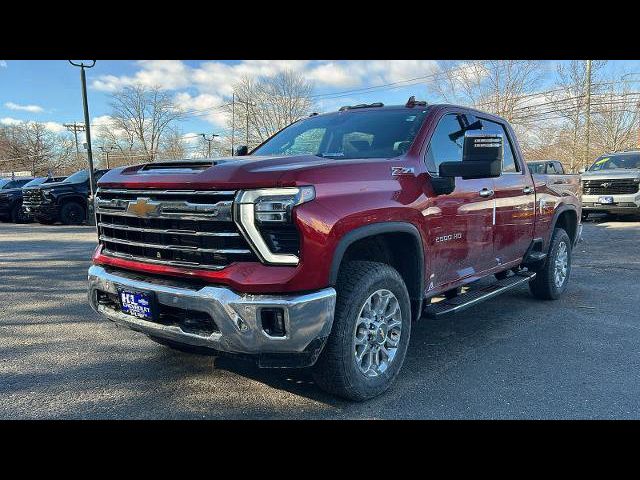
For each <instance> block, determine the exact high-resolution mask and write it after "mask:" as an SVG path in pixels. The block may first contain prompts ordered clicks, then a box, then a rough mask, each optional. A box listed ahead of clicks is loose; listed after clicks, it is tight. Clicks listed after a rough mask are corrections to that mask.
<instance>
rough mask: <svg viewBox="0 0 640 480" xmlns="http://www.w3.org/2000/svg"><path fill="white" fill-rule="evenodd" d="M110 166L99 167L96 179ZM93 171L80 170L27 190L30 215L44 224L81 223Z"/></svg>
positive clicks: (25, 208)
mask: <svg viewBox="0 0 640 480" xmlns="http://www.w3.org/2000/svg"><path fill="white" fill-rule="evenodd" d="M106 172H108V170H96V172H95V176H96V179H98V178H100V177H101V176H102V175H104V174H105V173H106ZM89 192H90V189H89V171H88V170H80V171H78V172H76V173H74V174H73V175H71V176H69V177H67V178H66V179H65V180H63V181H62V182H54V183H45V184H42V185H38V186H35V187H30V188H25V189H24V190H23V200H22V206H23V211H24V213H25V214H26V215H29V216H33V218H34V219H35V220H36V221H38V222H40V223H43V224H47V225H48V224H52V223H56V222H62V223H63V224H65V225H80V224H81V223H82V222H84V221H85V219H86V218H87V207H88V205H87V199H88V198H89Z"/></svg>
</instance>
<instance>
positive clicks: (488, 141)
mask: <svg viewBox="0 0 640 480" xmlns="http://www.w3.org/2000/svg"><path fill="white" fill-rule="evenodd" d="M503 152H504V149H503V138H502V135H499V134H498V135H490V134H481V133H473V132H465V134H464V144H463V147H462V161H461V162H443V163H441V164H440V168H439V169H438V171H439V174H440V176H441V177H445V178H453V177H462V178H464V179H472V178H492V177H499V176H500V174H501V173H502V158H503V154H504V153H503Z"/></svg>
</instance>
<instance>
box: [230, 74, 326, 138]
mask: <svg viewBox="0 0 640 480" xmlns="http://www.w3.org/2000/svg"><path fill="white" fill-rule="evenodd" d="M312 92H313V84H312V83H310V82H309V81H307V80H306V79H305V77H304V76H303V75H302V74H300V73H296V72H293V71H284V72H281V73H278V74H277V75H275V76H273V77H265V78H260V79H253V78H248V77H245V78H243V79H242V80H240V81H239V82H238V83H237V84H236V85H234V93H235V98H236V102H235V105H234V106H233V107H232V106H231V105H227V106H225V111H226V113H227V114H228V116H229V126H230V127H232V128H234V133H235V136H236V138H237V141H236V144H243V143H245V142H246V139H247V137H248V140H249V142H248V143H249V145H248V146H249V147H255V146H256V145H258V144H259V143H261V142H263V141H264V140H266V139H267V138H269V137H270V136H271V135H273V134H274V133H276V132H277V131H278V130H280V129H282V128H284V127H286V126H287V125H289V124H290V123H292V122H294V121H296V120H298V119H300V118H302V117H304V116H306V115H308V114H309V113H311V111H312V109H313V106H314V102H313V100H312V97H311V94H312ZM232 111H233V116H234V118H233V122H232V119H231V115H232ZM247 128H248V130H247ZM247 131H248V134H247Z"/></svg>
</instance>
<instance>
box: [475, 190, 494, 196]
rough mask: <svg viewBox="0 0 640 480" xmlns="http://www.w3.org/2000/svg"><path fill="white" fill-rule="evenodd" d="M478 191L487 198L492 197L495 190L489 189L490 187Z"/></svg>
mask: <svg viewBox="0 0 640 480" xmlns="http://www.w3.org/2000/svg"><path fill="white" fill-rule="evenodd" d="M478 193H479V194H480V196H481V197H485V198H486V197H492V196H493V194H494V193H495V192H494V191H493V190H490V189H488V188H483V189H482V190H480V192H478Z"/></svg>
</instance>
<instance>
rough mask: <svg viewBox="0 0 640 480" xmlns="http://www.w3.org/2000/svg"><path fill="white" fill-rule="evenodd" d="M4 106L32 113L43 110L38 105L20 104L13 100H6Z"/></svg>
mask: <svg viewBox="0 0 640 480" xmlns="http://www.w3.org/2000/svg"><path fill="white" fill-rule="evenodd" d="M4 106H5V107H7V108H8V109H9V110H21V111H24V112H32V113H40V112H44V108H42V107H41V106H40V105H20V104H17V103H13V102H6V103H5V104H4Z"/></svg>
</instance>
